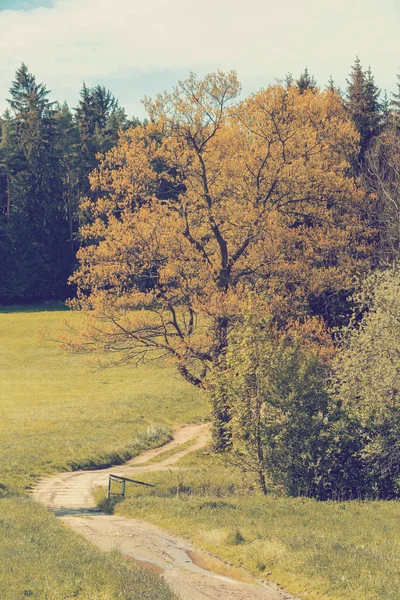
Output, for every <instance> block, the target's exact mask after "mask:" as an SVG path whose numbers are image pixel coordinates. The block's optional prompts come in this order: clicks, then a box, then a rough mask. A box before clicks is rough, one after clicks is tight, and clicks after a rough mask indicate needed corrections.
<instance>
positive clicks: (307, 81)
mask: <svg viewBox="0 0 400 600" xmlns="http://www.w3.org/2000/svg"><path fill="white" fill-rule="evenodd" d="M296 86H297V87H298V88H299V90H300V93H301V94H302V93H303V92H305V91H306V90H314V89H315V88H316V86H317V82H316V79H315V77H314V75H310V73H309V72H308V68H307V67H305V68H304V71H303V72H302V73H300V77H299V78H298V79H297V81H296Z"/></svg>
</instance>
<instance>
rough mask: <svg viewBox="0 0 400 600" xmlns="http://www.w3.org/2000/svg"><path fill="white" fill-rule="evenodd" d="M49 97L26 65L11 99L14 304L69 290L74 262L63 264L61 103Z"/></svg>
mask: <svg viewBox="0 0 400 600" xmlns="http://www.w3.org/2000/svg"><path fill="white" fill-rule="evenodd" d="M48 95H49V91H48V90H47V89H46V86H45V85H44V84H42V83H37V81H36V78H35V76H34V75H32V74H31V73H29V71H28V68H27V67H26V65H25V64H22V65H21V67H20V68H19V69H18V70H17V72H16V76H15V80H14V82H13V84H12V86H11V88H10V99H9V100H8V102H9V105H10V107H11V119H10V123H12V131H13V132H14V141H15V147H16V148H15V153H16V157H17V160H14V162H13V164H12V169H11V170H10V171H9V178H10V180H11V185H10V187H9V188H8V189H9V192H10V196H11V199H12V202H10V203H9V206H10V210H9V211H8V221H9V223H8V224H9V229H8V235H9V237H10V239H12V248H13V255H14V259H13V260H11V261H10V264H13V265H14V266H13V269H12V270H10V269H9V271H8V282H9V284H8V289H9V295H10V296H13V298H12V301H14V302H15V301H21V300H33V299H42V298H51V297H58V298H59V297H60V296H62V295H63V294H65V293H66V279H67V277H68V274H69V272H70V270H71V264H70V263H71V260H69V264H68V265H67V264H66V263H65V254H66V253H65V241H66V239H67V237H68V234H67V228H66V225H67V220H66V218H65V213H64V211H63V205H62V185H61V164H60V160H59V156H58V154H57V128H56V120H55V113H56V108H57V107H56V103H54V102H50V101H49V100H48ZM9 127H10V125H9ZM6 276H7V273H6ZM3 278H4V274H3ZM6 287H7V286H6Z"/></svg>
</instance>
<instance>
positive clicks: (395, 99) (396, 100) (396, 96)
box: [390, 74, 400, 114]
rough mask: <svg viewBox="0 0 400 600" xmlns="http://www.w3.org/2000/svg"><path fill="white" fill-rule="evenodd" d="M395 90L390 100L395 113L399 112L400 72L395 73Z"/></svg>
mask: <svg viewBox="0 0 400 600" xmlns="http://www.w3.org/2000/svg"><path fill="white" fill-rule="evenodd" d="M396 85H397V92H395V93H393V94H392V96H393V98H392V100H391V102H390V104H391V106H392V108H393V111H394V112H395V113H397V114H400V74H398V75H397V84H396Z"/></svg>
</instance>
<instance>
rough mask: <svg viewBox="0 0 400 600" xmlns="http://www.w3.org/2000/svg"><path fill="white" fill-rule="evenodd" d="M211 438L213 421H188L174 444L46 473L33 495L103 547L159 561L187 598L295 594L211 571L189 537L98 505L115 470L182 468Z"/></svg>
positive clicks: (277, 598) (239, 599) (235, 599)
mask: <svg viewBox="0 0 400 600" xmlns="http://www.w3.org/2000/svg"><path fill="white" fill-rule="evenodd" d="M190 440H192V441H193V444H191V445H189V446H186V447H185V448H184V449H183V450H179V446H181V445H182V444H186V443H187V442H189V441H190ZM208 441H209V428H208V426H207V425H204V424H202V425H187V426H185V427H182V428H181V429H180V430H178V431H177V432H176V433H175V435H174V438H173V440H172V441H171V442H169V443H168V444H165V445H164V446H162V447H161V448H157V449H154V450H149V451H147V452H144V453H143V454H141V455H140V456H137V457H135V458H134V459H132V460H130V461H128V462H127V463H125V464H124V465H120V466H117V467H112V468H107V469H101V470H96V471H94V470H93V471H92V470H91V471H75V472H68V473H60V474H58V475H54V476H53V477H47V478H43V479H41V480H40V481H39V482H38V483H37V485H36V486H35V487H34V488H33V490H32V497H33V498H34V499H35V500H36V501H38V502H40V503H41V504H44V505H45V506H47V507H48V508H49V509H51V510H52V511H54V513H55V514H56V515H57V516H58V517H59V518H60V519H62V521H63V522H64V523H66V524H67V525H68V526H69V527H71V528H72V529H73V530H74V531H76V532H78V533H80V534H82V535H84V536H85V537H86V538H87V539H88V540H89V541H90V542H91V543H93V544H95V545H96V546H98V547H99V548H100V549H101V550H104V551H110V550H112V549H114V548H118V549H119V550H120V551H121V552H122V553H123V554H124V555H125V556H127V557H130V558H132V559H133V560H135V561H136V562H137V563H138V564H139V565H140V564H142V565H147V566H150V567H153V568H154V570H156V571H157V572H158V573H160V574H161V575H162V577H164V578H165V579H166V581H167V582H168V583H169V585H170V586H171V587H172V588H173V589H174V591H176V592H177V593H178V595H179V596H180V597H181V598H182V600H289V599H290V600H294V598H293V596H290V595H289V594H287V593H284V592H282V591H281V590H278V589H277V588H276V587H274V586H272V585H269V584H265V583H261V582H260V584H249V583H243V582H240V581H236V580H234V579H230V578H228V577H224V576H221V575H217V574H215V573H212V572H210V571H206V570H205V569H202V568H201V567H198V566H197V565H196V564H195V563H194V562H193V561H192V560H191V558H190V556H189V554H190V553H194V552H196V549H195V548H194V547H193V546H192V544H190V542H188V541H187V540H185V539H183V538H180V537H178V536H175V535H173V534H170V533H168V532H166V531H164V530H162V529H160V528H159V527H156V526H155V525H152V524H150V523H147V522H146V521H142V520H139V519H129V518H124V517H119V516H114V515H105V514H103V513H101V512H100V511H99V510H98V509H97V507H96V504H95V502H94V499H93V491H94V490H95V489H96V488H98V487H101V486H106V485H107V482H108V476H109V474H111V473H112V474H115V475H124V476H126V477H130V478H135V477H137V476H138V475H140V473H148V472H152V471H160V470H166V469H168V470H171V469H176V468H177V467H174V465H175V463H176V462H177V461H178V460H179V459H180V458H182V457H183V456H185V455H186V454H189V453H190V452H194V451H195V450H198V449H200V448H202V447H204V446H205V445H206V444H207V442H208ZM171 449H176V452H175V453H174V454H173V455H170V456H167V457H166V458H165V459H164V460H163V459H161V460H160V461H159V462H157V463H151V464H146V463H147V462H148V461H149V460H150V459H152V458H154V457H155V456H159V455H161V454H162V453H164V452H166V451H168V450H171Z"/></svg>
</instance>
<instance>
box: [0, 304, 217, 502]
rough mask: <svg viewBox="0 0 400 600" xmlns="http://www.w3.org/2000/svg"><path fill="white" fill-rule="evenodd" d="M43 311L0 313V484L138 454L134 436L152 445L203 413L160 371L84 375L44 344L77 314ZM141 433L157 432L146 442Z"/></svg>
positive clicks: (16, 484)
mask: <svg viewBox="0 0 400 600" xmlns="http://www.w3.org/2000/svg"><path fill="white" fill-rule="evenodd" d="M50 309H52V310H47V311H43V310H40V307H37V308H36V309H31V310H29V309H25V310H26V312H21V310H20V311H10V312H6V311H0V406H1V421H0V447H1V449H2V452H1V454H0V484H2V485H3V486H7V488H9V489H11V490H17V491H22V490H23V489H24V488H27V487H29V486H30V485H32V483H33V482H34V481H35V480H37V479H38V478H39V477H40V476H42V475H45V474H48V473H51V472H54V471H62V470H71V469H77V468H80V467H90V466H96V465H104V464H108V463H110V462H114V463H115V462H121V461H123V460H126V459H127V458H129V457H131V456H133V455H135V454H137V453H138V451H140V449H141V447H140V444H139V446H138V444H137V435H138V434H139V436H140V439H141V440H142V442H143V443H144V444H145V446H148V445H149V444H150V445H151V443H152V441H153V445H160V443H162V441H167V439H168V431H170V430H171V429H174V428H176V427H178V426H179V425H183V424H184V423H190V422H195V421H199V420H202V419H204V417H205V416H206V415H207V405H206V402H205V400H204V399H203V398H202V396H201V394H200V393H199V392H198V390H196V389H195V388H193V387H192V386H191V385H189V384H188V383H186V382H185V381H183V380H182V378H180V377H179V376H178V375H175V374H174V372H173V371H171V370H170V369H168V368H163V367H162V366H160V365H156V364H154V365H151V366H142V367H140V368H137V369H135V368H132V367H130V366H129V365H126V366H123V367H118V368H113V369H107V370H103V371H93V370H90V369H89V368H88V364H87V362H86V361H87V359H86V357H85V356H83V355H73V354H71V353H66V352H64V351H62V350H61V349H60V347H59V345H58V344H57V343H56V342H54V341H49V340H51V339H56V338H58V337H59V336H60V335H61V331H62V329H63V328H64V321H65V320H68V321H70V322H76V321H77V320H78V319H79V318H80V315H79V314H76V313H71V312H64V311H61V310H54V307H53V306H50ZM149 428H150V429H154V428H158V429H157V431H156V435H155V436H154V435H152V432H151V431H150V436H149V439H148V440H147V439H146V437H148V436H147V435H146V432H147V430H148V429H149ZM163 437H164V439H161V438H163Z"/></svg>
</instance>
